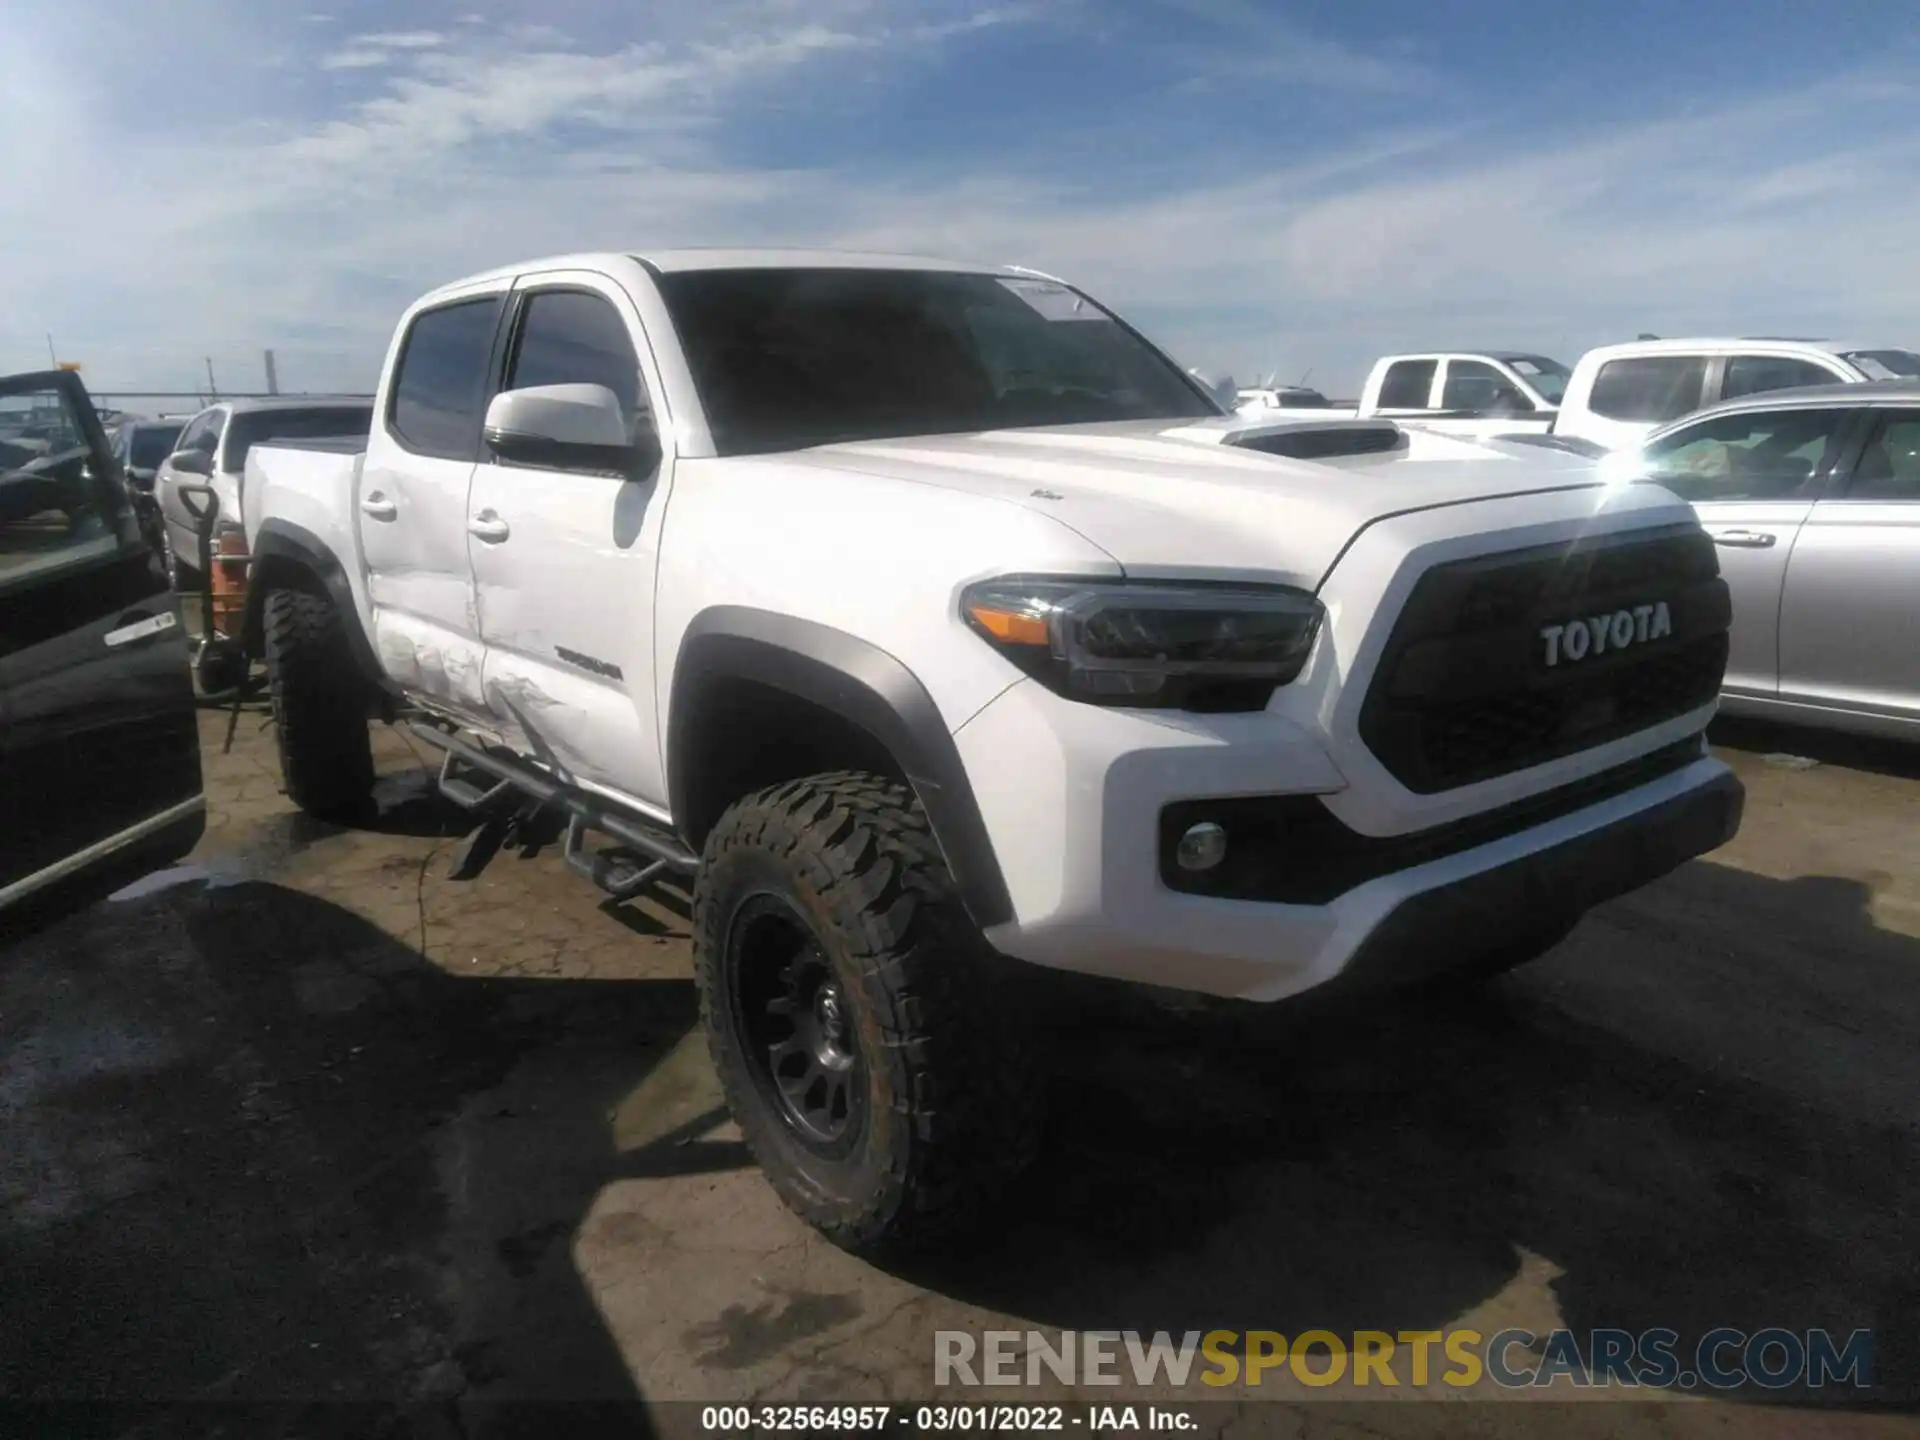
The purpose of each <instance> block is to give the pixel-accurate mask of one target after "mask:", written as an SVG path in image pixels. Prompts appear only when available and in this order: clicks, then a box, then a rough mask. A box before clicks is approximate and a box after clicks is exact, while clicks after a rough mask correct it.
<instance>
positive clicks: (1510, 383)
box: [1237, 350, 1572, 438]
mask: <svg viewBox="0 0 1920 1440" xmlns="http://www.w3.org/2000/svg"><path fill="white" fill-rule="evenodd" d="M1571 374H1572V372H1571V371H1570V370H1568V369H1567V367H1566V366H1564V365H1562V364H1561V363H1560V362H1559V361H1557V360H1551V359H1548V358H1547V357H1546V356H1544V355H1534V354H1528V353H1526V352H1523V351H1517V350H1497V351H1486V350H1483V351H1471V352H1467V351H1434V352H1430V353H1425V354H1407V355H1386V356H1382V357H1381V358H1380V359H1379V360H1376V361H1375V362H1374V363H1373V368H1372V369H1371V370H1370V371H1368V373H1367V379H1366V383H1365V384H1364V385H1363V386H1362V387H1361V389H1360V398H1359V400H1358V401H1357V402H1356V403H1355V404H1354V405H1352V406H1337V407H1326V406H1314V407H1312V408H1313V412H1314V413H1315V414H1317V415H1322V416H1334V415H1338V416H1344V417H1350V418H1353V419H1359V420H1372V419H1383V420H1393V421H1397V422H1399V423H1402V424H1406V425H1415V426H1418V427H1420V428H1421V429H1424V430H1434V431H1437V432H1439V433H1441V434H1447V435H1458V436H1465V437H1471V438H1495V437H1500V438H1504V437H1507V436H1511V435H1523V434H1536V435H1537V434H1545V433H1546V432H1547V431H1548V430H1550V429H1551V428H1552V425H1553V420H1554V416H1555V413H1556V412H1557V409H1558V406H1559V402H1560V394H1561V391H1562V388H1563V387H1564V386H1565V384H1566V381H1567V377H1568V376H1569V375H1571ZM1296 407H1297V402H1296V401H1294V400H1293V399H1292V398H1291V397H1289V396H1288V395H1287V393H1286V391H1285V390H1283V389H1274V388H1271V387H1268V388H1263V389H1259V390H1243V391H1241V392H1240V397H1239V405H1238V407H1237V408H1238V411H1239V413H1240V414H1242V415H1246V416H1249V417H1251V418H1255V419H1258V418H1262V417H1263V416H1267V415H1270V414H1273V413H1275V412H1281V413H1284V412H1287V411H1290V410H1293V409H1295V408H1296Z"/></svg>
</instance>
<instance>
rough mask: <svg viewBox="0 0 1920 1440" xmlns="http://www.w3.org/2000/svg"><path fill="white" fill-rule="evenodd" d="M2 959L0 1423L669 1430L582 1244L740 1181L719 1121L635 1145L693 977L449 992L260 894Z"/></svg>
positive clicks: (334, 916)
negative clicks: (672, 1195)
mask: <svg viewBox="0 0 1920 1440" xmlns="http://www.w3.org/2000/svg"><path fill="white" fill-rule="evenodd" d="M5 960H6V963H5V964H4V965H0V1113H4V1114H5V1116H6V1123H5V1131H6V1135H7V1140H6V1143H5V1145H4V1146H0V1293H4V1294H5V1296H6V1297H7V1303H6V1305H5V1306H4V1307H3V1308H0V1402H10V1403H13V1404H18V1403H20V1402H28V1401H32V1402H49V1401H90V1402H109V1403H115V1402H117V1403H122V1404H131V1403H134V1402H140V1403H143V1404H154V1403H156V1402H174V1403H175V1406H176V1408H171V1409H167V1410H165V1411H164V1412H163V1413H159V1414H149V1413H144V1412H143V1413H142V1414H141V1415H139V1416H138V1417H136V1418H138V1419H139V1422H140V1428H139V1431H138V1433H141V1434H151V1433H155V1432H154V1430H153V1428H152V1427H153V1426H154V1425H155V1424H162V1425H163V1426H164V1427H177V1430H176V1429H174V1428H168V1429H167V1433H232V1434H241V1433H245V1434H255V1435H257V1434H275V1433H283V1432H282V1431H281V1430H279V1429H277V1428H276V1426H278V1425H282V1424H287V1423H291V1421H290V1419H289V1417H290V1416H291V1415H292V1414H293V1408H292V1407H294V1406H295V1405H296V1403H297V1404H298V1405H300V1406H304V1407H306V1408H305V1409H304V1410H302V1411H301V1413H302V1414H304V1415H306V1416H307V1422H303V1423H302V1425H301V1427H300V1431H299V1433H302V1434H306V1433H336V1432H337V1433H343V1434H344V1433H353V1434H372V1433H383V1427H384V1426H385V1425H386V1423H387V1421H386V1420H383V1419H382V1418H381V1417H382V1415H383V1414H389V1413H390V1411H383V1410H382V1408H381V1407H393V1406H396V1405H406V1406H408V1407H413V1408H410V1409H409V1412H408V1413H409V1415H410V1416H411V1417H412V1418H411V1419H410V1420H409V1421H408V1424H409V1425H410V1427H411V1428H409V1430H408V1431H407V1433H446V1434H449V1435H451V1434H459V1435H462V1436H476V1435H502V1434H517V1433H527V1434H551V1433H561V1432H564V1433H567V1434H569V1435H573V1434H582V1433H589V1434H591V1433H619V1434H623V1435H632V1434H644V1433H646V1419H645V1415H644V1414H643V1413H642V1411H641V1410H640V1408H639V1405H638V1402H639V1401H640V1398H641V1397H640V1396H639V1395H638V1393H637V1391H636V1389H635V1387H634V1383H633V1381H632V1378H631V1376H630V1374H629V1372H628V1369H627V1367H626V1365H625V1364H624V1363H623V1361H622V1359H621V1356H620V1355H619V1353H618V1351H617V1349H616V1347H615V1345H614V1343H613V1341H612V1340H611V1338H610V1336H609V1335H608V1332H607V1330H606V1327H605V1325H604V1323H603V1321H602V1319H601V1316H600V1314H599V1311H598V1309H597V1308H596V1306H595V1304H594V1301H593V1298H592V1296H591V1295H590V1294H589V1293H588V1292H587V1290H586V1288H585V1286H584V1284H583V1282H582V1280H581V1277H580V1274H579V1271H578V1267H577V1266H576V1265H575V1263H574V1260H573V1255H572V1239H573V1237H574V1236H575V1235H576V1234H577V1232H579V1230H580V1229H581V1226H582V1223H583V1221H584V1220H585V1219H586V1218H587V1214H588V1210H589V1207H590V1206H591V1205H592V1203H593V1200H594V1198H595V1196H596V1195H597V1194H599V1192H600V1191H601V1190H602V1189H603V1188H604V1187H605V1186H606V1185H607V1184H608V1183H609V1182H610V1181H613V1180H616V1179H620V1178H631V1177H637V1176H650V1175H670V1174H687V1173H696V1172H700V1171H714V1170H721V1169H733V1168H738V1167H741V1166H744V1165H746V1164H747V1163H748V1161H747V1157H746V1155H745V1152H744V1149H743V1148H742V1147H740V1146H738V1145H730V1144H726V1143H724V1142H716V1143H706V1144H700V1145H693V1144H689V1143H688V1142H689V1141H690V1140H692V1139H694V1138H696V1137H697V1136H698V1135H699V1134H703V1133H704V1132H705V1131H707V1130H710V1129H712V1128H713V1126H714V1125H715V1124H717V1123H718V1122H719V1121H720V1119H721V1118H723V1117H721V1116H718V1115H708V1116H703V1117H699V1118H698V1119H696V1120H694V1121H693V1122H691V1123H689V1124H687V1125H683V1126H680V1127H678V1128H676V1130H675V1131H674V1132H673V1133H670V1134H667V1135H663V1136H658V1137H653V1138H651V1139H648V1140H645V1141H643V1142H641V1143H638V1144H637V1145H636V1146H635V1147H634V1148H630V1149H622V1148H621V1147H620V1143H619V1142H618V1141H617V1139H616V1136H615V1134H614V1129H613V1125H612V1122H611V1118H610V1117H611V1116H612V1114H613V1113H614V1111H615V1108H616V1107H617V1106H618V1105H619V1104H620V1102H621V1101H622V1100H623V1099H624V1098H625V1097H628V1096H630V1095H631V1094H632V1092H633V1091H634V1090H635V1088H636V1087H637V1086H638V1085H640V1084H641V1082H642V1081H643V1080H645V1079H646V1077H647V1076H648V1074H649V1073H650V1072H651V1071H652V1070H653V1069H654V1068H655V1067H656V1066H657V1065H658V1064H659V1063H660V1062H661V1060H662V1059H663V1057H665V1056H666V1055H667V1054H668V1053H669V1052H670V1051H671V1050H672V1049H673V1047H674V1046H675V1045H676V1044H677V1043H678V1042H679V1041H680V1040H681V1039H682V1037H684V1036H685V1035H686V1034H687V1033H688V1032H689V1031H690V1030H691V1029H692V1028H693V1027H694V1025H695V1024H696V1018H697V1017H696V1003H695V999H694V995H693V990H692V987H691V985H690V984H689V983H687V982H685V981H680V980H673V981H659V980H655V981H646V980H639V981H575V980H564V979H545V980H526V979H504V978H454V977H451V976H449V975H447V974H444V973H443V972H441V971H440V970H438V969H436V968H435V967H433V966H431V965H428V964H426V963H425V962H423V961H422V960H421V959H420V957H419V956H418V954H416V953H415V952H414V951H413V950H412V949H410V948H409V947H407V946H405V945H403V944H401V943H399V942H397V941H395V940H394V939H392V938H391V937H389V936H388V935H387V934H386V933H385V932H383V931H382V930H380V929H378V928H377V927H375V926H373V925H372V924H370V923H368V922H367V921H365V920H363V919H361V918H360V917H359V916H357V915H354V914H352V913H351V912H349V911H346V910H344V909H341V908H340V907H338V906H335V905H332V904H330V903H328V902H326V901H323V900H320V899H316V898H314V897H312V896H309V895H306V894H303V893H300V892H297V891H294V890H291V889H287V888H284V887H281V886H278V885H274V884H269V883H263V882H258V881H246V882H242V883H237V884H219V885H210V886H202V885H179V886H175V887H172V888H168V889H163V890H161V891H159V892H157V893H153V894H148V895H143V896H141V897H139V898H137V899H134V900H131V901H124V902H118V903H112V904H106V905H102V906H98V907H96V908H95V909H93V910H91V911H88V912H87V913H85V914H83V915H78V916H74V917H72V918H70V919H69V920H66V921H64V922H61V923H59V924H56V925H53V926H51V927H50V928H48V929H45V930H43V931H41V932H38V933H35V934H33V935H31V936H28V937H26V938H25V939H23V940H22V941H21V942H20V943H19V944H18V945H16V946H15V947H13V948H12V949H11V950H10V951H9V952H8V953H7V955H6V957H5ZM315 1402H324V1403H320V1404H318V1405H316V1404H315ZM557 1402H564V1403H565V1404H566V1407H567V1408H566V1410H565V1411H564V1413H559V1412H555V1411H554V1410H553V1409H552V1408H551V1407H552V1405H553V1404H554V1403H557ZM180 1405H184V1407H185V1408H177V1407H178V1406H180ZM261 1407H265V1408H264V1409H262V1408H261ZM275 1407H281V1408H278V1409H276V1408H275ZM455 1412H457V1414H456V1413H455ZM422 1415H426V1416H427V1417H429V1418H430V1417H432V1416H434V1415H441V1416H442V1417H443V1418H444V1420H445V1421H446V1426H447V1427H449V1428H443V1429H439V1430H435V1429H430V1428H429V1429H423V1428H421V1416H422ZM107 1416H108V1412H105V1411H91V1410H90V1411H87V1412H84V1413H83V1414H79V1415H75V1416H69V1417H68V1419H70V1420H72V1421H73V1423H72V1424H70V1425H63V1426H61V1427H60V1428H61V1429H62V1430H63V1433H81V1432H82V1431H86V1432H90V1433H124V1426H123V1428H122V1429H116V1428H115V1427H114V1425H112V1424H110V1423H109V1421H108V1418H107ZM81 1420H85V1421H87V1423H86V1424H85V1425H81V1424H80V1423H79V1422H80V1421H81ZM120 1420H121V1421H122V1422H124V1423H125V1424H131V1423H132V1419H130V1418H129V1417H128V1416H127V1415H124V1414H123V1415H122V1416H120ZM216 1421H217V1422H218V1423H217V1424H216ZM602 1422H604V1423H602ZM234 1426H237V1427H238V1428H230V1427H234Z"/></svg>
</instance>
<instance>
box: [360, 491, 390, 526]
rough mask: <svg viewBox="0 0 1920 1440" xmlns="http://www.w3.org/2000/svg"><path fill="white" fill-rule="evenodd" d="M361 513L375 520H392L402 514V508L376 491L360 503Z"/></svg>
mask: <svg viewBox="0 0 1920 1440" xmlns="http://www.w3.org/2000/svg"><path fill="white" fill-rule="evenodd" d="M360 513H361V514H363V515H368V516H371V517H372V518H373V519H375V520H391V519H393V517H394V516H396V515H398V514H399V513H400V507H399V506H398V505H395V504H394V503H393V501H391V500H389V499H387V497H386V496H384V495H382V494H381V493H380V492H379V491H378V490H376V491H374V492H373V494H371V495H369V496H367V498H366V499H364V500H362V501H361V502H360Z"/></svg>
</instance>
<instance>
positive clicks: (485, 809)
mask: <svg viewBox="0 0 1920 1440" xmlns="http://www.w3.org/2000/svg"><path fill="white" fill-rule="evenodd" d="M404 723H405V724H406V728H407V730H408V732H409V733H410V734H413V735H416V736H418V737H419V738H420V739H421V740H424V741H425V742H426V743H427V744H429V745H432V746H433V747H435V748H436V749H438V750H439V751H441V752H442V755H443V757H444V758H443V760H442V762H441V766H440V793H441V794H442V795H444V796H446V798H447V799H449V800H451V801H452V802H453V803H454V804H456V805H458V806H459V807H460V808H461V809H463V810H466V811H470V812H472V813H474V814H477V815H479V816H481V817H482V819H481V823H480V826H479V828H477V829H476V830H475V831H474V832H473V834H472V836H470V837H469V839H468V845H467V850H466V852H465V855H466V858H463V859H462V860H461V862H460V863H459V864H458V865H457V866H456V871H457V872H465V875H466V877H467V878H471V876H472V875H473V874H477V873H478V871H479V869H480V868H481V866H484V864H485V863H486V857H489V856H491V854H492V853H493V851H494V850H497V849H498V848H499V846H500V842H501V838H502V837H503V835H504V833H505V831H506V828H507V826H508V825H509V824H511V823H512V822H513V821H514V820H515V819H517V818H520V817H521V816H523V815H524V814H525V813H526V812H527V809H528V808H529V807H526V806H522V807H521V808H520V809H519V810H518V811H513V810H508V809H507V808H506V806H505V805H504V804H503V802H505V801H509V800H512V799H516V798H524V799H526V800H530V801H531V802H532V805H531V807H530V808H531V809H532V810H534V811H538V810H553V811H557V812H558V813H559V814H561V815H563V816H565V818H566V822H567V830H566V851H565V854H566V861H567V868H568V869H570V870H572V871H573V872H574V873H575V874H578V875H580V876H582V877H584V878H585V879H588V880H591V881H592V882H593V883H594V884H595V885H597V886H599V887H600V888H601V889H602V890H604V891H606V892H607V894H609V895H611V896H612V897H613V898H614V899H616V900H630V899H632V898H633V897H634V896H636V895H638V894H639V893H640V892H641V891H642V890H644V889H645V888H646V887H647V886H648V885H650V884H651V883H652V882H653V881H655V880H656V879H658V878H659V877H660V876H662V875H668V874H672V875H691V874H692V873H693V872H694V871H695V870H697V869H698V868H699V865H700V859H699V857H698V856H697V855H695V854H694V853H693V852H692V851H691V850H689V849H687V847H686V846H685V845H683V844H682V843H681V842H680V839H679V837H677V836H674V835H670V834H668V833H667V832H665V831H664V830H661V829H659V828H657V827H655V826H653V825H650V824H648V823H647V822H645V821H643V820H641V819H639V818H638V817H634V816H629V815H625V814H621V813H619V812H617V811H614V810H612V809H611V808H610V807H609V806H608V805H607V803H606V802H604V801H602V800H599V799H598V798H597V797H590V796H588V795H585V794H583V793H582V792H580V791H578V790H575V789H573V788H572V787H571V786H568V785H565V784H562V783H560V782H559V781H556V780H554V779H553V778H552V777H551V776H549V775H545V774H542V773H541V772H540V771H538V770H535V769H534V768H533V767H532V766H530V765H526V764H523V763H521V762H520V761H517V760H511V759H507V758H504V757H502V756H499V755H495V754H491V753H489V752H488V751H485V750H482V749H481V748H480V747H479V746H477V745H472V744H469V743H468V742H467V741H465V740H462V739H460V738H459V737H458V736H456V735H451V734H449V733H447V731H445V730H443V729H441V728H440V727H439V726H437V725H432V724H427V723H424V722H422V721H419V720H408V721H406V722H404ZM456 764H457V765H460V766H464V767H466V768H467V769H468V770H470V771H478V772H479V773H480V774H482V775H484V776H487V777H489V778H490V779H491V780H492V781H493V782H494V783H493V784H491V785H489V786H487V787H486V788H484V789H483V788H482V787H481V786H479V785H477V784H475V783H474V782H473V781H472V780H469V779H467V778H465V777H464V776H461V775H458V774H456V773H455V766H456ZM590 830H597V831H599V832H601V833H602V834H604V835H607V836H610V837H611V838H612V839H614V840H616V841H618V842H619V849H616V850H613V851H609V852H602V853H599V854H595V853H594V852H592V851H590V850H589V849H588V848H587V832H588V831H590ZM623 851H625V852H632V853H630V854H628V853H622V852H623ZM475 856H479V857H480V858H479V860H478V863H477V864H476V863H473V857H475Z"/></svg>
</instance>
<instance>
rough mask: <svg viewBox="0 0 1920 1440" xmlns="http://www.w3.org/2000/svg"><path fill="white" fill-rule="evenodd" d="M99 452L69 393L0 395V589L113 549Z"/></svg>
mask: <svg viewBox="0 0 1920 1440" xmlns="http://www.w3.org/2000/svg"><path fill="white" fill-rule="evenodd" d="M95 464H96V457H95V452H94V451H93V449H92V446H91V443H90V441H89V440H88V438H87V432H86V428H85V425H84V423H83V422H82V420H81V418H80V416H79V414H78V413H76V412H75V410H74V408H73V406H72V404H71V403H70V402H69V401H68V399H67V396H66V394H65V392H63V391H61V390H59V389H54V388H49V389H46V390H21V391H15V392H13V393H11V394H8V395H6V396H3V397H0V591H5V590H8V589H11V588H12V587H13V586H14V585H15V584H16V583H18V582H20V581H23V580H27V579H29V578H31V577H32V576H34V575H36V574H37V573H39V572H41V571H44V570H49V569H52V568H54V567H56V566H60V565H64V564H67V563H68V562H71V561H74V560H81V559H86V558H88V557H90V556H93V555H106V554H111V553H113V551H114V550H115V548H116V547H117V543H118V542H117V541H116V539H115V536H114V533H113V529H112V526H111V524H110V523H109V521H108V518H107V515H106V512H105V509H104V507H103V506H102V505H101V503H100V502H101V481H100V478H99V477H98V476H97V475H96V474H95V470H94V466H95Z"/></svg>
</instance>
